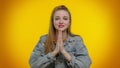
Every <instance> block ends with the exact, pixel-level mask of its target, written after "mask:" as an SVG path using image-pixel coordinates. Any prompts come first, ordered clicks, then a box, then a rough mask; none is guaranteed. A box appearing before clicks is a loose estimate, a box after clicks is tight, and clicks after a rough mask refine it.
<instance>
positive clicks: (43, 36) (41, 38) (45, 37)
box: [39, 34, 47, 42]
mask: <svg viewBox="0 0 120 68" xmlns="http://www.w3.org/2000/svg"><path fill="white" fill-rule="evenodd" d="M39 39H40V41H41V42H45V41H46V39H47V34H44V35H41V36H40V38H39Z"/></svg>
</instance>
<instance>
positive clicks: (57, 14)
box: [29, 5, 91, 68]
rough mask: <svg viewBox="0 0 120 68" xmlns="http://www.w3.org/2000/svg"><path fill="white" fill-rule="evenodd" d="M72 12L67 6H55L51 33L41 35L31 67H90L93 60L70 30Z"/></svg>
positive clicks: (31, 59) (78, 38)
mask: <svg viewBox="0 0 120 68" xmlns="http://www.w3.org/2000/svg"><path fill="white" fill-rule="evenodd" d="M70 26H71V14H70V12H69V10H68V9H67V7H65V6H64V5H60V6H57V7H55V8H54V10H53V12H52V15H51V21H50V28H49V33H48V34H47V35H43V36H41V38H40V40H39V42H38V43H37V45H36V46H35V48H34V50H33V52H32V54H31V57H30V60H29V63H30V66H31V68H89V67H90V64H91V60H90V58H89V55H88V52H87V49H86V47H85V45H84V43H83V41H82V38H81V37H80V36H78V35H74V34H72V33H71V31H70Z"/></svg>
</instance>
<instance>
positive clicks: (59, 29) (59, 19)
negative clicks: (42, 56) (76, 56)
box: [51, 10, 71, 62]
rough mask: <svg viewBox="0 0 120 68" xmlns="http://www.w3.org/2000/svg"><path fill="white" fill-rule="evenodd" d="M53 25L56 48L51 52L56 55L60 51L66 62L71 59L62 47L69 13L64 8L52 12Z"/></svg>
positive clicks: (68, 21)
mask: <svg viewBox="0 0 120 68" xmlns="http://www.w3.org/2000/svg"><path fill="white" fill-rule="evenodd" d="M53 23H54V27H55V29H56V38H57V42H56V48H55V49H54V51H53V52H51V54H52V55H53V56H56V55H57V54H58V53H62V54H63V55H64V56H65V58H66V60H67V61H68V62H70V61H71V56H70V54H69V53H68V52H67V51H66V50H65V49H64V45H63V43H64V42H63V39H66V38H67V32H66V29H67V28H68V27H69V25H70V20H69V14H68V12H67V11H65V10H58V11H56V12H55V14H54V22H53Z"/></svg>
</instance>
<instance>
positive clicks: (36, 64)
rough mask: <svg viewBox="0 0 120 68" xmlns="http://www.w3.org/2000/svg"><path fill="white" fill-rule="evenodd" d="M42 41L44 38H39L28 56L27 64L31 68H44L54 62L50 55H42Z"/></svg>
mask: <svg viewBox="0 0 120 68" xmlns="http://www.w3.org/2000/svg"><path fill="white" fill-rule="evenodd" d="M44 40H45V38H44V37H41V38H40V41H39V42H38V44H37V45H36V46H35V48H34V50H33V52H32V54H31V56H30V60H29V64H30V66H31V68H45V67H47V66H48V65H49V64H51V63H52V62H53V61H54V60H55V58H54V57H53V56H52V55H51V53H48V54H45V53H44Z"/></svg>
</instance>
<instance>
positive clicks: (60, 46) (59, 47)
mask: <svg viewBox="0 0 120 68" xmlns="http://www.w3.org/2000/svg"><path fill="white" fill-rule="evenodd" d="M58 53H61V54H63V55H64V56H65V58H66V59H67V60H68V62H69V61H70V60H71V56H70V54H69V53H68V52H67V51H66V50H65V49H64V45H63V37H62V31H58V38H57V42H56V47H55V49H54V50H53V52H51V54H52V55H53V56H56V55H57V54H58Z"/></svg>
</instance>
